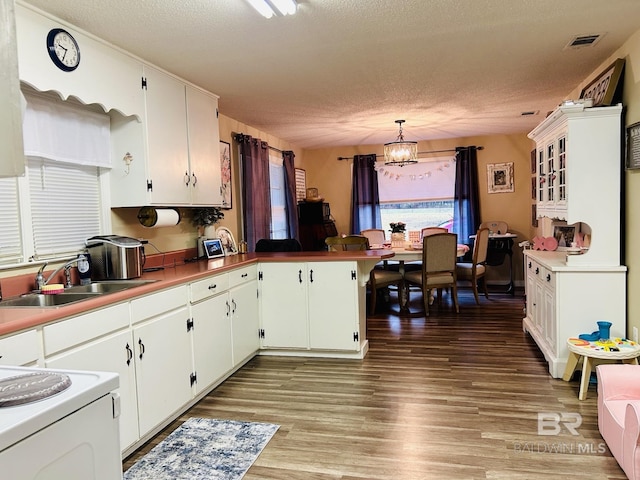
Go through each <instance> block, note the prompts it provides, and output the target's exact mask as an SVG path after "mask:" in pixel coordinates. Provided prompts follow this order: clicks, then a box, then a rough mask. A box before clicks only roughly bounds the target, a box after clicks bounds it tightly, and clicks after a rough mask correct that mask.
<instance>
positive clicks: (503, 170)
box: [487, 162, 513, 193]
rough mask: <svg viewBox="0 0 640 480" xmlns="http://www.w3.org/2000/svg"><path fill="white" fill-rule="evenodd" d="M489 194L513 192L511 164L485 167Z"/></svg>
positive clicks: (494, 164) (491, 164)
mask: <svg viewBox="0 0 640 480" xmlns="http://www.w3.org/2000/svg"><path fill="white" fill-rule="evenodd" d="M487 182H488V187H489V193H508V192H513V162H509V163H490V164H489V165H487Z"/></svg>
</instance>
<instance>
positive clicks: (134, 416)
mask: <svg viewBox="0 0 640 480" xmlns="http://www.w3.org/2000/svg"><path fill="white" fill-rule="evenodd" d="M46 366H47V368H57V369H62V370H91V371H101V372H116V373H117V374H118V375H119V376H120V386H119V388H118V389H117V390H116V391H117V392H118V394H119V395H120V448H121V449H122V450H125V449H126V448H128V447H130V446H131V445H133V444H134V443H135V442H136V441H137V440H138V438H139V437H140V435H139V431H138V403H137V397H136V375H135V366H134V360H133V337H132V336H131V331H130V330H129V329H126V330H124V331H120V332H118V333H115V334H112V335H108V336H106V337H103V338H100V339H99V340H96V341H94V342H88V343H85V344H82V345H81V346H79V347H77V348H74V349H71V350H69V351H67V352H64V353H62V354H60V355H55V356H52V357H50V358H47V360H46Z"/></svg>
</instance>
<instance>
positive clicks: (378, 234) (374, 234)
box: [360, 228, 386, 245]
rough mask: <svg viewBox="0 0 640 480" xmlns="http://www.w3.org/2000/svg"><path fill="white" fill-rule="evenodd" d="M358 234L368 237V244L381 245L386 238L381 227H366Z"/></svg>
mask: <svg viewBox="0 0 640 480" xmlns="http://www.w3.org/2000/svg"><path fill="white" fill-rule="evenodd" d="M360 235H362V236H364V237H367V238H368V239H369V245H382V244H383V243H384V242H385V240H386V238H385V234H384V230H382V229H381V228H368V229H366V230H362V231H361V232H360Z"/></svg>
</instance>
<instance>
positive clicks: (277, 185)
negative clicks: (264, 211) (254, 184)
mask: <svg viewBox="0 0 640 480" xmlns="http://www.w3.org/2000/svg"><path fill="white" fill-rule="evenodd" d="M269 189H270V195H271V238H272V239H282V238H287V207H286V199H285V182H284V165H283V161H282V157H276V156H273V155H269Z"/></svg>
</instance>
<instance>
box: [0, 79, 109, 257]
mask: <svg viewBox="0 0 640 480" xmlns="http://www.w3.org/2000/svg"><path fill="white" fill-rule="evenodd" d="M25 97H26V98H27V109H26V111H25V118H24V144H25V154H26V156H27V168H26V173H25V176H24V177H18V178H6V179H1V181H0V206H1V207H2V208H0V210H2V213H0V227H2V228H1V231H0V263H1V264H3V265H8V264H11V265H13V264H23V263H26V262H27V261H30V260H43V259H57V258H62V257H69V256H71V255H74V254H75V253H77V252H78V251H80V250H82V249H83V248H84V240H85V239H87V238H89V237H92V236H94V235H99V234H101V233H102V232H103V231H105V230H108V228H109V226H110V217H109V210H108V208H107V207H106V199H107V198H108V197H106V195H105V192H107V191H108V188H107V180H106V172H108V169H107V167H108V166H109V162H110V147H109V117H108V116H107V115H105V114H104V113H101V112H98V111H92V110H91V109H90V108H88V107H84V106H81V105H72V104H71V103H68V102H62V101H61V100H59V99H56V98H53V97H49V96H46V95H42V94H38V93H33V92H28V94H27V95H25Z"/></svg>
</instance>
